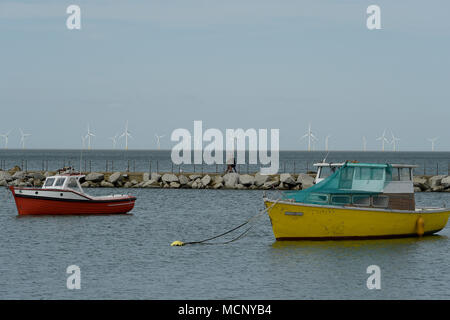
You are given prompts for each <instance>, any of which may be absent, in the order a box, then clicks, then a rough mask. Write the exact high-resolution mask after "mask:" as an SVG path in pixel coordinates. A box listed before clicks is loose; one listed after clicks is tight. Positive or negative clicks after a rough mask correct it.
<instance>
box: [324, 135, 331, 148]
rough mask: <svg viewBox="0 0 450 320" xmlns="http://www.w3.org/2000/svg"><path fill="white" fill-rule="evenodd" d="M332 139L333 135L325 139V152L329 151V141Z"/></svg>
mask: <svg viewBox="0 0 450 320" xmlns="http://www.w3.org/2000/svg"><path fill="white" fill-rule="evenodd" d="M330 138H331V135H330V134H329V135H327V136H326V137H325V151H328V140H329V139H330Z"/></svg>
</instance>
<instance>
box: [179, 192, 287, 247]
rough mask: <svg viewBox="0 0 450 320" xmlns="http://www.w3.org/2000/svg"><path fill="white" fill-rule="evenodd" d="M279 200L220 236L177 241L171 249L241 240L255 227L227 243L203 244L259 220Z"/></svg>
mask: <svg viewBox="0 0 450 320" xmlns="http://www.w3.org/2000/svg"><path fill="white" fill-rule="evenodd" d="M280 200H281V198H279V199H277V200H275V201H274V203H272V205H271V206H270V207H267V208H265V209H264V210H262V211H260V212H258V213H257V214H256V215H254V216H253V217H251V218H250V219H248V220H247V221H245V222H244V223H242V224H240V225H238V226H237V227H234V228H233V229H231V230H228V231H226V232H224V233H221V234H219V235H217V236H214V237H211V238H208V239H204V240H200V241H191V242H183V241H179V240H177V241H174V242H172V243H171V246H173V247H174V246H177V247H181V246H185V245H188V244H207V245H213V244H228V243H231V242H234V241H237V240H239V239H241V238H243V237H244V236H245V235H246V234H247V233H248V232H249V231H250V229H251V228H253V227H254V226H255V225H252V226H250V227H249V228H247V230H245V231H244V232H243V233H241V234H240V235H239V236H237V237H236V238H234V239H232V240H229V241H226V242H219V243H217V242H215V243H205V242H207V241H210V240H214V239H217V238H220V237H223V236H225V235H227V234H229V233H231V232H233V231H235V230H237V229H239V228H242V227H243V226H245V225H247V224H249V223H250V222H251V221H252V220H254V219H256V218H259V217H260V216H262V214H263V213H265V212H267V210H269V209H272V208H273V206H274V205H275V204H276V203H277V202H278V201H280Z"/></svg>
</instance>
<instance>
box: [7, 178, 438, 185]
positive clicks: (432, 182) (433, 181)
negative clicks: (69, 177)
mask: <svg viewBox="0 0 450 320" xmlns="http://www.w3.org/2000/svg"><path fill="white" fill-rule="evenodd" d="M13 177H14V176H13ZM445 177H446V176H442V175H440V176H433V177H431V178H430V187H431V188H435V187H439V186H440V185H441V182H442V179H444V178H445Z"/></svg>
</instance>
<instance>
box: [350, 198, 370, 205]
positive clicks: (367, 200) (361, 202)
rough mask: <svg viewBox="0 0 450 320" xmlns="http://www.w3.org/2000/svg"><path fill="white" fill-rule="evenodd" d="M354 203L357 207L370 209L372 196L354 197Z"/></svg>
mask: <svg viewBox="0 0 450 320" xmlns="http://www.w3.org/2000/svg"><path fill="white" fill-rule="evenodd" d="M352 200H353V201H352V203H353V204H354V205H355V206H361V207H368V206H370V196H353V199H352Z"/></svg>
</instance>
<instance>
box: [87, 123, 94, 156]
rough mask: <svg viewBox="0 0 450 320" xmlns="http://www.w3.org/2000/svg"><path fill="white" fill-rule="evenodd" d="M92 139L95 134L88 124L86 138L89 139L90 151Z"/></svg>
mask: <svg viewBox="0 0 450 320" xmlns="http://www.w3.org/2000/svg"><path fill="white" fill-rule="evenodd" d="M91 137H95V134H93V133H92V132H91V129H90V127H89V123H88V126H87V134H86V136H85V138H87V139H88V150H91Z"/></svg>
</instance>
